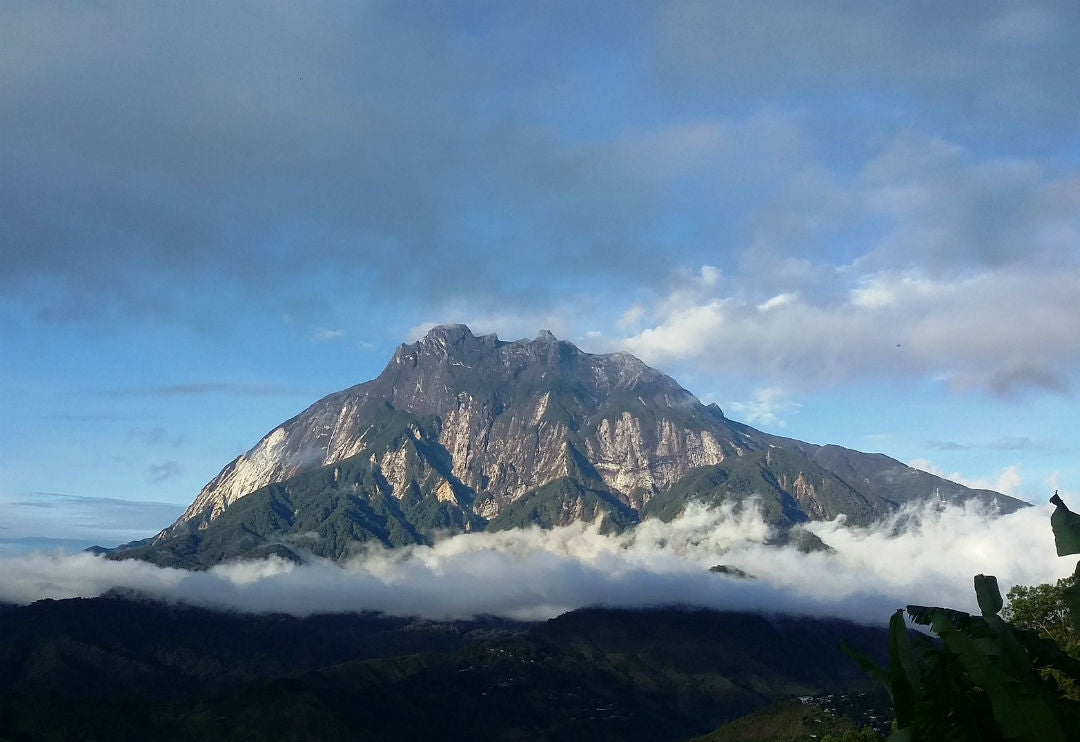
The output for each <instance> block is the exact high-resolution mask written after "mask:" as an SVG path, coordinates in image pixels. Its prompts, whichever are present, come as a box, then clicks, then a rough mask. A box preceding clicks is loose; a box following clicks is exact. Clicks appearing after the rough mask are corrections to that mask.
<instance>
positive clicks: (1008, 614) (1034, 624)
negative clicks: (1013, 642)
mask: <svg viewBox="0 0 1080 742" xmlns="http://www.w3.org/2000/svg"><path fill="white" fill-rule="evenodd" d="M1075 583H1076V576H1075V575H1072V576H1069V577H1063V578H1062V579H1060V580H1058V581H1057V582H1055V583H1054V584H1052V585H1051V584H1047V583H1043V584H1042V585H1034V586H1027V585H1015V586H1013V587H1012V588H1010V589H1009V592H1008V594H1007V596H1006V597H1007V598H1008V600H1009V603H1008V605H1006V606H1005V608H1004V610H1003V611H1002V612H1001V615H1002V617H1004V618H1005V620H1007V621H1008V622H1009V623H1011V624H1013V625H1014V626H1019V627H1021V628H1024V629H1029V630H1031V631H1036V632H1038V633H1039V634H1040V635H1042V636H1044V637H1046V638H1047V639H1051V640H1053V641H1054V642H1056V643H1057V645H1058V646H1059V647H1061V649H1062V650H1063V651H1064V652H1065V653H1066V654H1070V655H1072V656H1073V657H1076V658H1077V659H1080V637H1078V636H1077V633H1076V627H1075V626H1074V625H1073V623H1072V620H1071V617H1070V615H1069V608H1068V606H1067V605H1066V604H1065V591H1066V590H1067V589H1068V588H1069V587H1071V586H1072V585H1073V584H1075Z"/></svg>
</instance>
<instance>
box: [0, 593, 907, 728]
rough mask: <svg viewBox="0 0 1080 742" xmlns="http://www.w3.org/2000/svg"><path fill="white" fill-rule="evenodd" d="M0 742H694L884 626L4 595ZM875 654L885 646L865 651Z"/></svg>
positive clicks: (848, 679) (843, 679)
mask: <svg viewBox="0 0 1080 742" xmlns="http://www.w3.org/2000/svg"><path fill="white" fill-rule="evenodd" d="M0 636H2V637H3V641H2V642H0V668H2V669H3V672H0V739H11V740H84V741H86V742H89V741H91V740H283V739H284V740H287V739H304V740H346V739H348V740H544V739H546V740H598V741H599V740H628V741H629V740H686V739H689V738H690V737H691V736H693V735H697V734H703V733H705V732H708V731H709V730H711V729H714V728H716V727H717V726H718V725H720V724H722V723H724V722H726V721H729V720H731V719H734V718H736V717H739V716H741V715H743V714H746V713H748V712H753V711H756V710H759V709H761V708H763V707H765V706H768V705H769V704H771V703H773V702H775V701H777V700H779V699H782V698H788V697H791V696H810V695H814V696H823V695H826V694H840V693H845V694H851V693H856V692H867V691H871V692H872V691H873V690H875V689H876V683H875V681H874V680H873V679H871V678H870V677H869V676H867V675H866V674H864V673H863V672H862V671H861V670H860V669H859V668H858V666H857V665H856V664H855V663H854V662H852V661H851V660H850V658H849V657H847V656H846V655H845V654H843V653H842V652H841V651H840V648H839V644H840V640H841V638H847V639H848V641H851V642H853V643H855V644H857V645H859V646H862V647H867V648H868V649H870V650H871V654H872V656H873V657H874V659H875V660H876V661H878V662H882V663H884V662H886V661H887V656H886V655H887V652H886V651H885V648H886V647H887V646H888V641H887V630H886V629H885V628H884V627H868V626H860V625H857V624H853V623H849V622H845V621H839V620H824V619H810V618H798V617H790V616H788V617H784V616H773V617H763V616H760V615H753V614H745V613H718V612H713V611H699V610H683V609H671V608H668V609H653V610H648V611H619V610H606V609H588V610H580V611H574V612H571V613H567V614H564V615H562V616H559V617H558V618H555V619H552V620H550V621H546V622H543V623H532V624H515V623H513V622H509V621H502V620H499V619H491V618H486V619H477V620H474V621H459V622H453V623H444V622H432V621H422V620H416V619H407V618H395V617H391V616H379V615H371V614H355V613H353V614H332V615H318V616H310V617H308V618H296V617H293V616H288V615H281V614H271V615H253V614H244V613H232V612H220V611H211V610H205V609H200V608H193V607H190V606H184V605H180V604H174V603H160V602H154V601H149V600H145V599H139V598H138V596H135V595H126V596H125V595H119V594H110V595H107V596H104V597H100V598H92V599H73V600H43V601H39V602H37V603H33V604H31V605H27V606H6V605H3V604H0ZM875 650H879V651H875Z"/></svg>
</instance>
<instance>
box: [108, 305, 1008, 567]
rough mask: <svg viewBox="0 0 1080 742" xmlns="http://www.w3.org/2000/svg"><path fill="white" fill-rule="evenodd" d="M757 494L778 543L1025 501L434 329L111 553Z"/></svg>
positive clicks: (339, 551) (655, 510)
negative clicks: (804, 525)
mask: <svg viewBox="0 0 1080 742" xmlns="http://www.w3.org/2000/svg"><path fill="white" fill-rule="evenodd" d="M705 485H707V486H705ZM703 487H704V489H703ZM752 496H756V497H758V498H759V499H760V500H761V501H762V502H763V503H764V505H765V506H766V507H765V512H766V513H767V514H770V515H769V517H770V522H771V523H773V524H774V525H776V526H778V527H780V528H790V527H792V526H794V525H797V524H798V523H800V522H804V521H806V520H815V519H831V518H833V517H836V516H837V515H839V514H841V513H842V514H844V515H845V516H847V517H848V520H849V522H852V523H857V524H867V523H869V522H872V521H873V520H875V519H877V518H880V517H882V516H884V515H886V514H888V513H889V512H892V511H894V510H895V509H896V508H898V507H899V506H900V505H902V504H903V503H905V502H908V501H912V500H919V499H926V498H929V497H936V498H937V499H940V500H946V501H963V500H967V499H971V498H976V499H980V500H984V501H987V502H991V503H994V504H995V505H997V506H998V507H1000V508H1002V509H1004V510H1012V509H1016V508H1017V507H1022V506H1023V505H1024V504H1023V503H1021V502H1020V501H1017V500H1014V499H1013V498H1008V497H1007V496H1005V495H1001V494H1000V493H994V492H989V491H984V490H971V489H969V488H966V487H964V486H962V485H959V484H956V483H954V482H949V481H947V480H944V479H941V478H939V477H935V476H934V475H931V474H928V473H926V472H920V471H918V470H915V469H912V468H910V467H907V466H904V465H903V464H901V463H900V462H898V461H896V460H895V459H891V458H889V457H887V456H884V455H883V454H864V453H861V452H858V451H853V450H851V449H845V448H842V447H839V446H834V445H818V444H812V443H806V442H804V441H798V440H795V439H789V438H783V437H780V436H775V435H772V434H769V433H764V432H762V431H759V430H756V429H755V428H752V427H750V426H748V425H745V424H743V423H739V422H736V421H733V420H729V419H728V418H727V417H726V416H725V415H724V414H723V411H722V410H721V409H720V408H719V407H717V406H716V405H715V404H713V405H704V404H702V403H701V402H700V401H699V400H698V399H697V398H696V397H695V396H694V395H693V394H691V393H690V392H689V391H687V390H686V389H684V388H683V387H682V386H680V385H679V384H678V383H677V382H676V381H675V380H674V379H672V378H671V377H669V376H667V375H665V374H663V373H662V372H660V371H658V370H656V369H653V368H651V367H649V366H648V365H646V364H645V363H644V362H642V361H641V360H639V359H637V358H636V357H634V356H632V355H630V354H628V353H612V354H590V353H586V352H584V351H581V350H580V349H579V348H577V347H576V346H574V345H573V344H572V343H569V342H566V341H563V340H559V339H557V338H556V337H555V336H554V335H553V334H551V333H550V332H549V331H546V330H543V331H541V332H540V333H539V334H538V335H537V336H536V337H535V338H534V339H532V340H517V341H512V342H511V341H503V340H500V339H499V338H498V337H497V336H495V335H493V334H492V335H481V336H477V335H474V334H473V333H472V332H471V331H470V330H469V328H468V327H466V326H465V325H439V326H437V327H435V328H432V330H430V331H429V332H428V333H427V334H426V335H425V336H424V337H423V338H422V339H420V340H418V341H417V342H415V343H411V344H402V345H399V346H398V347H397V349H396V350H395V351H394V353H393V355H392V357H391V358H390V361H389V362H388V363H387V365H386V367H385V368H384V369H383V371H382V372H381V373H380V374H379V375H378V376H377V377H376V378H374V379H372V380H370V381H367V382H363V383H361V384H357V385H354V386H352V387H349V388H347V389H344V390H341V391H339V392H335V393H333V394H330V395H327V396H325V397H323V398H322V399H320V400H318V401H317V402H315V403H314V404H312V405H311V406H309V407H308V408H307V409H305V410H304V411H302V412H301V413H300V414H298V415H296V416H294V417H292V418H290V419H289V420H287V421H285V422H284V423H282V424H281V425H279V426H277V427H275V428H274V429H273V430H271V431H270V432H269V433H268V434H267V435H266V436H264V437H263V438H262V439H261V440H260V441H259V442H258V443H257V444H256V445H255V446H254V447H253V448H252V449H251V450H249V451H248V452H247V453H246V454H244V455H242V456H239V457H237V458H236V459H234V460H233V461H232V462H230V463H229V464H228V465H226V467H225V468H224V469H222V471H221V472H220V473H219V474H218V475H217V476H216V477H214V478H213V479H212V480H211V481H210V482H209V483H208V484H207V485H206V486H205V487H204V488H203V489H202V490H201V491H200V493H199V494H198V495H197V496H196V498H195V499H194V501H193V502H192V504H191V506H189V507H188V509H187V510H186V511H185V512H184V514H183V515H182V516H181V517H180V518H179V519H178V520H177V521H176V522H175V523H174V524H173V525H171V526H169V527H168V528H166V529H164V530H163V531H162V532H161V533H159V534H158V535H157V536H155V537H154V538H153V539H152V540H150V541H149V542H148V543H142V544H139V545H137V546H134V547H132V548H127V549H121V550H119V551H117V552H115V553H114V556H116V557H120V558H125V557H136V558H148V559H150V560H151V561H155V562H158V563H162V564H174V565H183V566H191V567H205V566H211V565H212V564H214V563H217V562H218V561H222V560H225V559H231V558H237V557H243V556H252V555H256V556H257V555H265V554H267V553H277V554H279V555H282V556H287V557H290V558H300V557H299V556H298V554H297V550H301V551H303V550H309V551H312V552H313V553H315V554H318V555H320V556H329V557H331V558H345V557H347V556H348V555H349V553H350V548H351V547H350V546H349V544H355V543H357V542H364V541H368V540H372V539H374V540H376V541H378V542H381V543H383V544H384V545H387V546H398V545H404V544H408V543H425V542H429V541H430V540H431V539H432V538H434V537H435V536H436V535H437V534H438V533H446V532H451V533H453V532H464V531H472V530H479V529H482V528H485V527H488V526H489V525H490V526H491V527H493V528H512V527H516V526H522V525H530V524H538V525H541V526H544V527H551V526H555V525H565V524H567V523H570V522H573V521H575V520H580V519H590V520H591V519H600V520H601V521H602V524H601V525H602V528H604V529H605V530H619V529H622V528H626V527H630V526H632V525H633V524H634V523H636V522H638V520H640V518H641V517H648V516H651V515H654V516H656V517H662V518H671V517H675V515H677V514H678V512H680V510H681V508H683V507H685V505H686V503H687V502H689V501H690V500H704V501H706V502H712V503H716V504H719V503H721V502H725V501H728V500H735V501H742V500H745V499H746V498H748V497H752ZM250 498H254V499H250ZM245 501H246V502H245ZM240 504H243V505H244V506H243V507H238V505H240ZM305 534H307V535H308V536H310V535H311V534H314V536H315V537H314V538H309V537H308V536H305ZM305 538H306V539H307V541H306V542H305ZM211 544H214V545H215V546H214V548H212V549H211V548H209V545H211Z"/></svg>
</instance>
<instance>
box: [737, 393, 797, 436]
mask: <svg viewBox="0 0 1080 742" xmlns="http://www.w3.org/2000/svg"><path fill="white" fill-rule="evenodd" d="M726 406H727V407H728V408H730V409H731V411H732V412H734V413H735V417H736V418H738V419H739V420H745V421H746V422H748V423H750V424H752V425H760V426H762V427H766V428H783V427H786V426H787V421H786V420H785V419H784V415H786V414H787V413H789V412H793V411H796V410H798V408H799V405H798V404H797V403H795V402H792V401H791V400H790V399H788V398H787V394H786V393H785V392H784V390H782V389H776V388H773V387H764V388H761V389H757V390H755V391H754V398H753V399H751V400H749V401H746V402H728V403H727V405H726Z"/></svg>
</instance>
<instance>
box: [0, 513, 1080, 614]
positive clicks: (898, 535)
mask: <svg viewBox="0 0 1080 742" xmlns="http://www.w3.org/2000/svg"><path fill="white" fill-rule="evenodd" d="M808 529H809V530H811V531H813V532H814V533H816V534H817V535H818V536H820V537H821V538H822V539H823V540H824V541H825V542H826V543H828V544H830V545H831V546H832V547H834V551H833V552H828V553H820V552H819V553H813V554H801V553H798V552H797V551H796V550H794V549H793V548H789V547H784V548H779V547H772V546H766V545H765V543H764V542H765V540H766V539H767V538H768V536H769V528H768V526H767V525H766V524H765V523H764V522H763V521H762V520H761V517H760V514H759V513H758V511H757V509H756V508H755V507H753V506H750V507H746V508H742V509H733V508H730V507H727V508H721V509H717V510H709V509H705V508H701V507H697V508H691V509H689V510H688V511H687V512H686V513H685V514H684V515H683V516H682V517H680V518H679V519H677V520H675V521H673V522H672V523H666V524H665V523H661V522H659V521H655V520H650V521H646V522H645V523H643V524H642V525H640V526H639V527H638V528H637V529H636V530H634V531H631V532H629V533H626V534H622V535H602V534H600V533H599V531H598V530H597V528H596V527H594V526H590V525H587V524H582V523H578V524H574V525H571V526H567V527H564V528H556V529H553V530H549V531H544V530H540V529H528V530H515V531H506V532H498V533H474V534H464V535H458V536H453V537H449V538H446V539H443V540H441V541H439V542H437V543H436V544H434V545H433V546H416V547H407V548H402V549H396V550H385V549H381V548H378V549H366V550H363V551H361V552H360V553H358V554H357V556H355V557H354V558H353V559H352V560H350V561H349V562H348V563H347V564H345V565H343V566H339V565H336V564H333V563H330V562H324V561H316V562H313V563H311V564H307V565H304V566H295V565H293V564H290V563H287V562H284V561H281V560H277V559H269V560H265V561H257V562H244V563H236V564H230V565H224V566H218V567H215V568H214V569H211V570H209V571H207V572H187V571H184V570H177V569H164V568H160V567H155V566H152V565H149V564H146V563H142V562H134V561H125V562H113V561H108V560H105V559H103V558H100V557H96V556H92V555H90V554H86V553H80V554H70V555H68V554H63V553H57V554H53V555H48V554H43V553H37V554H32V555H29V556H23V557H18V558H9V559H0V571H2V572H3V574H4V580H3V582H2V583H0V601H8V602H15V603H29V602H32V601H34V600H38V599H41V598H70V597H77V596H82V597H90V596H95V595H100V594H101V593H103V592H105V591H106V590H108V589H110V588H113V587H121V588H128V589H133V590H137V591H142V592H144V593H147V594H150V595H153V596H157V597H160V598H164V599H167V600H176V601H181V602H185V603H191V604H195V605H202V606H209V607H215V608H224V609H235V610H244V611H255V612H272V611H281V612H287V613H292V614H296V615H307V614H311V613H318V612H337V611H365V610H375V611H382V612H385V613H389V614H395V615H418V616H424V617H430V618H439V619H453V618H464V617H468V616H474V615H482V614H489V615H499V616H506V617H510V618H517V619H542V618H549V617H553V616H556V615H558V614H560V613H563V612H565V611H568V610H573V609H575V608H580V607H583V606H590V605H604V606H613V607H627V608H635V607H645V606H654V605H663V604H687V605H695V606H704V607H710V608H716V609H730V610H751V611H765V612H776V613H789V614H805V615H813V616H840V617H846V618H850V619H853V620H856V621H860V622H866V623H877V622H884V621H885V620H887V618H888V616H889V615H890V614H891V612H892V611H893V610H895V609H896V608H898V607H901V606H903V605H905V604H908V603H920V604H931V605H946V606H951V607H955V608H959V609H963V610H975V602H974V596H973V591H972V587H971V584H972V576H973V575H975V574H978V573H985V574H995V575H997V577H998V579H999V582H1000V584H1001V587H1002V591H1003V592H1004V591H1005V590H1007V589H1008V588H1009V586H1011V585H1013V584H1034V583H1039V582H1046V581H1052V580H1055V579H1057V578H1059V577H1062V576H1064V575H1065V574H1067V573H1068V572H1069V571H1070V570H1071V567H1072V565H1071V563H1066V562H1067V561H1068V560H1062V559H1059V558H1058V557H1057V556H1056V555H1055V553H1054V548H1053V538H1052V535H1051V532H1050V526H1049V509H1048V506H1042V507H1033V508H1027V509H1024V510H1022V511H1019V512H1016V513H1012V514H1010V515H1005V516H996V515H993V514H990V513H987V512H985V511H983V510H980V509H978V508H977V507H975V506H968V507H966V508H962V507H957V506H947V507H937V506H933V505H931V506H924V507H920V508H915V509H905V510H903V511H901V512H900V513H898V514H897V515H895V516H894V517H892V518H890V519H888V520H887V521H885V522H882V523H879V524H877V525H875V526H873V527H869V528H854V527H847V526H845V525H844V524H843V523H842V521H836V522H828V523H813V524H810V525H809V526H808ZM717 564H726V565H729V566H732V567H737V568H739V569H741V570H743V571H745V572H747V573H749V574H750V575H753V576H754V577H756V578H757V579H741V578H735V577H729V576H726V575H721V574H717V573H713V572H709V571H708V568H709V567H711V566H714V565H717Z"/></svg>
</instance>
